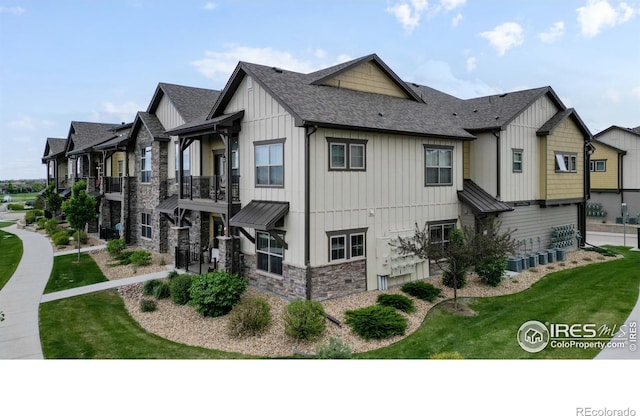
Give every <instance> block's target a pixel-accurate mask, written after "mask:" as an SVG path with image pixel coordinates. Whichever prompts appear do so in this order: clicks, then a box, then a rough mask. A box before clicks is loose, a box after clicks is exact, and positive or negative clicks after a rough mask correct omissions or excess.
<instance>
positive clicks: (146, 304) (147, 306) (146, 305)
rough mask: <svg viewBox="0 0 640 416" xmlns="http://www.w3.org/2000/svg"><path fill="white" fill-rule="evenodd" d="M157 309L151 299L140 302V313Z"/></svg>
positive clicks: (156, 305)
mask: <svg viewBox="0 0 640 416" xmlns="http://www.w3.org/2000/svg"><path fill="white" fill-rule="evenodd" d="M157 308H158V304H157V303H156V302H155V301H154V300H151V299H142V300H141V301H140V310H141V311H142V312H153V311H155V310H156V309H157Z"/></svg>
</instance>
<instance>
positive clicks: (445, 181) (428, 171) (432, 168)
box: [424, 145, 453, 186]
mask: <svg viewBox="0 0 640 416" xmlns="http://www.w3.org/2000/svg"><path fill="white" fill-rule="evenodd" d="M424 178H425V186H428V185H451V184H453V148H452V147H438V146H431V145H425V174H424Z"/></svg>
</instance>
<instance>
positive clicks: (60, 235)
mask: <svg viewBox="0 0 640 416" xmlns="http://www.w3.org/2000/svg"><path fill="white" fill-rule="evenodd" d="M51 239H52V240H53V244H55V245H56V246H58V247H61V246H66V245H68V244H69V234H67V232H66V231H64V230H60V231H58V232H56V233H55V234H54V235H53V236H51Z"/></svg>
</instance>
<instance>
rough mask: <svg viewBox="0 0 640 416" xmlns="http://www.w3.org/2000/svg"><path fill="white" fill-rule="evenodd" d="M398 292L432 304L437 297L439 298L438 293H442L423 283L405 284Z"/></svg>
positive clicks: (429, 284)
mask: <svg viewBox="0 0 640 416" xmlns="http://www.w3.org/2000/svg"><path fill="white" fill-rule="evenodd" d="M400 290H402V291H403V292H404V293H407V294H409V295H411V296H415V297H416V298H418V299H421V300H426V301H428V302H433V301H434V300H436V298H437V297H438V296H440V293H442V289H439V288H437V287H435V286H434V285H432V284H431V283H427V282H423V281H416V282H407V283H405V284H404V285H402V287H401V288H400Z"/></svg>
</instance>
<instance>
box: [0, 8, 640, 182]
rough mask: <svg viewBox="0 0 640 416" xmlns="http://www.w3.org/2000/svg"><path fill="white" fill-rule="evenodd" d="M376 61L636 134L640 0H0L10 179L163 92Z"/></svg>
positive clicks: (0, 67)
mask: <svg viewBox="0 0 640 416" xmlns="http://www.w3.org/2000/svg"><path fill="white" fill-rule="evenodd" d="M371 53H376V54H377V55H378V56H379V57H380V58H381V59H382V60H383V61H384V62H386V63H387V65H388V66H389V67H390V68H391V69H392V70H393V71H394V72H395V73H396V74H398V76H400V77H401V78H402V79H404V80H405V81H410V82H416V83H420V84H424V85H428V86H430V87H433V88H436V89H438V90H441V91H443V92H446V93H448V94H451V95H454V96H456V97H459V98H473V97H478V96H483V95H490V94H499V93H503V92H510V91H515V90H520V89H527V88H536V87H541V86H546V85H550V86H551V87H553V89H554V90H555V91H556V93H557V94H558V96H559V97H560V98H561V99H562V101H563V102H564V104H565V105H566V106H567V107H574V108H575V109H576V110H577V112H578V114H579V115H580V117H581V118H582V119H583V121H584V122H585V123H586V125H587V127H588V128H589V129H590V131H591V132H592V133H593V134H595V133H597V132H599V131H602V130H604V129H606V128H607V127H609V126H611V125H617V126H622V127H635V126H639V125H640V0H625V1H618V0H553V1H552V0H537V1H533V0H519V1H509V0H371V1H338V0H324V1H311V0H309V1H301V0H299V1H270V0H256V1H245V0H236V1H231V0H215V1H203V0H196V1H194V0H162V1H159V0H109V1H106V0H103V1H101V0H93V1H89V0H85V1H83V0H57V1H47V0H0V157H1V159H0V180H7V179H36V178H44V177H45V174H46V169H45V165H43V164H42V163H41V160H40V159H41V157H42V155H43V152H44V147H45V142H46V138H47V137H61V138H65V137H67V134H68V132H69V127H70V123H71V121H92V122H105V123H121V122H131V121H133V118H134V116H135V113H136V112H137V111H144V110H146V109H147V107H148V105H149V102H150V101H151V98H152V96H153V93H154V91H155V88H156V86H157V84H158V83H159V82H168V83H173V84H181V85H187V86H192V87H201V88H211V89H218V90H221V89H223V88H224V86H225V83H226V81H227V80H228V78H229V76H230V75H231V73H232V71H233V69H234V68H235V66H236V65H237V63H238V61H247V62H252V63H257V64H264V65H270V66H271V65H272V66H278V67H281V68H284V69H288V70H293V71H299V72H311V71H314V70H318V69H321V68H324V67H327V66H330V65H334V64H337V63H340V62H344V61H346V60H349V59H354V58H358V57H361V56H364V55H368V54H371Z"/></svg>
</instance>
